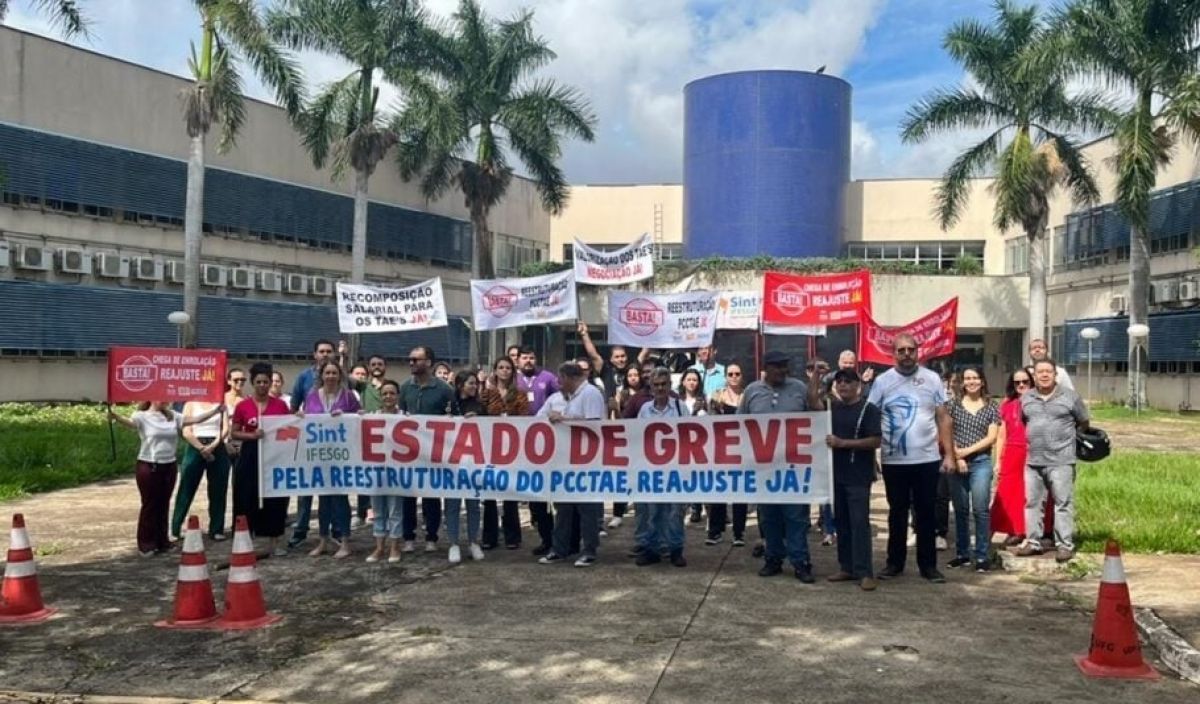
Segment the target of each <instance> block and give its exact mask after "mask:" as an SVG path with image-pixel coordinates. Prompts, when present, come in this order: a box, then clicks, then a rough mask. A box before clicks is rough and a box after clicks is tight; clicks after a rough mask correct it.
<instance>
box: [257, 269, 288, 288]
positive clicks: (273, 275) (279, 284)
mask: <svg viewBox="0 0 1200 704" xmlns="http://www.w3.org/2000/svg"><path fill="white" fill-rule="evenodd" d="M258 287H259V288H260V289H262V290H263V291H282V290H283V274H280V273H279V272H278V271H260V272H258Z"/></svg>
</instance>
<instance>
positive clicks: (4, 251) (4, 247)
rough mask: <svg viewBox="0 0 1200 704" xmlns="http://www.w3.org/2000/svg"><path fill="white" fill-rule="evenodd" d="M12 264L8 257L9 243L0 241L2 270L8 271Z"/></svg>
mask: <svg viewBox="0 0 1200 704" xmlns="http://www.w3.org/2000/svg"><path fill="white" fill-rule="evenodd" d="M11 264H12V260H11V259H9V256H8V243H7V242H4V241H2V240H0V269H7V268H8V267H9V266H11Z"/></svg>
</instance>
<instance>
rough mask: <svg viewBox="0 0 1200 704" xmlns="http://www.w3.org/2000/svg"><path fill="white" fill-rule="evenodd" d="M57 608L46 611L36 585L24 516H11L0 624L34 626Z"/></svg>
mask: <svg viewBox="0 0 1200 704" xmlns="http://www.w3.org/2000/svg"><path fill="white" fill-rule="evenodd" d="M57 610H58V609H47V608H46V605H45V604H43V603H42V590H41V588H40V587H39V586H38V578H37V563H35V562H34V561H33V547H32V546H31V545H30V544H29V534H28V533H27V532H26V531H25V516H23V515H21V514H19V513H16V514H13V522H12V539H11V540H10V542H9V544H8V563H7V564H6V565H5V566H4V586H3V588H2V589H0V624H16V623H38V622H39V621H45V620H46V619H48V618H50V616H52V615H53V614H54V613H55V612H56V611H57Z"/></svg>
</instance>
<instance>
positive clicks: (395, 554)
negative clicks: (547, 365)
mask: <svg viewBox="0 0 1200 704" xmlns="http://www.w3.org/2000/svg"><path fill="white" fill-rule="evenodd" d="M399 561H400V553H398V552H393V553H392V554H391V555H388V562H390V563H392V564H393V565H394V564H396V563H397V562H399Z"/></svg>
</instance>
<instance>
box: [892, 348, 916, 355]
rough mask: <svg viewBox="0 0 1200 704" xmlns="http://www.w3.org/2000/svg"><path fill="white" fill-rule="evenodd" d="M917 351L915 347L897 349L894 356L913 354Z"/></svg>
mask: <svg viewBox="0 0 1200 704" xmlns="http://www.w3.org/2000/svg"><path fill="white" fill-rule="evenodd" d="M916 351H917V348H916V347H897V348H896V354H913V353H914V352H916Z"/></svg>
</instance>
